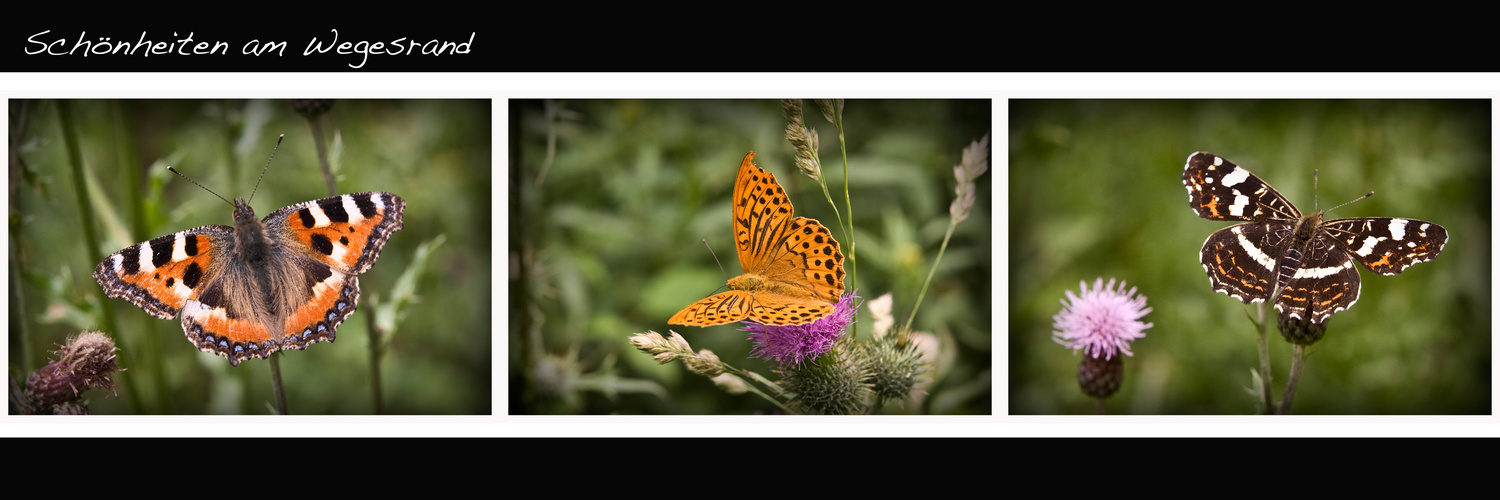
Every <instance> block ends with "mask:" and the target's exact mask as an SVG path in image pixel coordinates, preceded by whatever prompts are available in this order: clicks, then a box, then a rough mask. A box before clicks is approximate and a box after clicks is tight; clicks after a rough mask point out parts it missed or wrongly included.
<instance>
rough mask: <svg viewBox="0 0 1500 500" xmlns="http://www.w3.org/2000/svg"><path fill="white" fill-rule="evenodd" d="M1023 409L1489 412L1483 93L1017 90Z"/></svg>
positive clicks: (1015, 322)
mask: <svg viewBox="0 0 1500 500" xmlns="http://www.w3.org/2000/svg"><path fill="white" fill-rule="evenodd" d="M1009 120H1010V122H1009V124H1010V127H1009V130H1010V137H1009V141H1008V145H1009V148H1008V149H1009V152H1008V154H1009V167H1008V169H1007V172H1006V175H1007V176H1008V181H1009V188H1008V200H1007V203H1008V216H1007V221H1008V231H1009V237H1008V241H1009V246H1008V249H1009V253H1008V256H1007V258H1008V260H1009V262H1008V270H1009V275H1008V286H1009V289H1008V290H1009V294H1008V296H1009V311H1008V314H1009V325H1008V342H1009V356H1008V360H1007V361H1008V373H1009V381H1008V386H1009V398H1008V399H1009V401H1008V405H1009V413H1010V414H1013V415H1092V414H1122V415H1251V414H1302V415H1488V414H1490V413H1491V412H1492V409H1491V385H1492V382H1491V374H1490V370H1491V342H1492V339H1491V313H1490V309H1491V301H1490V300H1491V299H1490V274H1491V259H1492V255H1491V251H1490V241H1491V230H1490V224H1491V220H1490V214H1491V193H1490V190H1491V178H1490V171H1491V164H1492V155H1491V101H1490V100H1487V99H1437V100H1414V99H1397V100H1354V99H1330V100H1310V99H1270V100H1257V99H1235V100H1142V99H1131V100H1044V99H1035V100H1027V99H1012V100H1010V101H1009Z"/></svg>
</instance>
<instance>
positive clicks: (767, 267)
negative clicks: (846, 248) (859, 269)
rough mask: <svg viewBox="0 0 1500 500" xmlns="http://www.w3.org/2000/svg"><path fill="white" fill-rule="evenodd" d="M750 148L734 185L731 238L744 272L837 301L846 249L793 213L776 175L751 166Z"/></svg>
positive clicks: (825, 230)
mask: <svg viewBox="0 0 1500 500" xmlns="http://www.w3.org/2000/svg"><path fill="white" fill-rule="evenodd" d="M752 158H755V152H754V151H751V152H750V153H749V154H746V155H745V159H744V160H741V161H740V171H739V175H738V177H736V179H735V185H734V200H735V201H734V210H733V215H734V237H735V248H736V249H738V250H739V254H740V266H741V267H743V268H744V270H745V272H746V273H755V274H759V275H761V276H764V277H765V278H767V279H770V280H773V281H777V282H779V283H782V284H785V285H788V286H790V287H792V288H795V289H796V290H795V291H794V295H796V296H803V295H804V294H805V296H808V297H815V298H818V299H820V300H826V301H830V302H837V301H838V300H839V296H841V295H843V293H844V254H843V252H841V251H840V250H839V243H838V241H835V240H834V239H833V235H832V233H829V231H828V228H826V227H823V225H822V224H819V223H818V221H816V220H813V219H809V218H806V217H795V218H794V217H792V213H793V212H792V203H791V201H790V200H788V199H787V196H786V191H785V190H783V189H782V188H781V184H780V183H778V182H776V176H775V175H773V174H772V173H770V172H767V171H766V170H765V169H762V168H760V167H757V166H755V164H754V163H752V162H751V161H750V160H751V159H752Z"/></svg>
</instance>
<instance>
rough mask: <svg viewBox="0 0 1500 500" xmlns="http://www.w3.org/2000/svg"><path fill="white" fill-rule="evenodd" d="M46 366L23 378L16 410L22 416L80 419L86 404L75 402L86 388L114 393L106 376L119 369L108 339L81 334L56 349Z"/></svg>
mask: <svg viewBox="0 0 1500 500" xmlns="http://www.w3.org/2000/svg"><path fill="white" fill-rule="evenodd" d="M60 347H62V348H61V349H58V350H57V351H56V352H55V353H54V354H55V355H56V357H55V358H54V359H53V360H52V361H51V362H50V363H47V366H44V367H42V368H41V369H39V370H37V371H34V372H32V373H31V374H30V375H28V376H27V377H26V390H25V391H24V392H23V393H22V394H20V395H19V398H18V406H20V407H21V410H22V413H25V414H33V415H34V414H54V415H83V414H87V413H88V404H87V403H85V402H83V401H81V400H80V399H79V398H80V397H81V396H82V392H83V391H84V390H85V389H88V388H99V389H105V390H108V391H110V392H111V393H113V392H114V389H115V386H114V381H112V380H111V379H110V375H111V374H113V373H114V372H116V371H121V370H122V369H121V368H120V367H119V366H118V365H117V364H116V363H115V361H116V356H115V351H116V350H118V348H117V347H115V343H114V341H113V340H110V338H109V336H108V335H105V334H103V333H100V332H83V333H82V334H79V335H77V336H74V337H70V338H68V340H67V343H66V344H65V345H62V346H60Z"/></svg>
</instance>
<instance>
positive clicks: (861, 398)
mask: <svg viewBox="0 0 1500 500" xmlns="http://www.w3.org/2000/svg"><path fill="white" fill-rule="evenodd" d="M839 344H840V345H839V347H837V348H835V349H833V350H831V351H828V352H827V353H826V355H824V356H822V357H820V358H818V360H817V361H814V362H810V363H803V364H801V365H798V366H785V367H782V368H781V373H782V379H781V381H780V382H778V383H779V384H781V387H782V389H783V390H785V391H786V394H787V395H788V396H789V397H790V398H791V401H790V403H791V407H792V408H793V409H794V410H796V411H797V412H798V413H802V414H809V415H858V414H863V413H864V412H865V410H866V409H867V408H869V406H870V396H871V395H872V392H871V391H870V386H868V385H866V384H865V380H867V379H868V378H870V371H869V364H868V363H867V362H866V361H865V360H864V356H863V355H862V353H861V352H860V349H859V348H858V347H857V346H854V345H852V343H850V342H840V343H839Z"/></svg>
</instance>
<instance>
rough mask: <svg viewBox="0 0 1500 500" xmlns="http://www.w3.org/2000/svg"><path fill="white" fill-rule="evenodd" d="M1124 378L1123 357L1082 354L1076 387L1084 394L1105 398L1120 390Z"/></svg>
mask: <svg viewBox="0 0 1500 500" xmlns="http://www.w3.org/2000/svg"><path fill="white" fill-rule="evenodd" d="M1124 380H1125V357H1124V356H1115V357H1112V358H1108V359H1105V358H1096V357H1093V356H1088V355H1084V356H1083V361H1081V362H1079V363H1078V387H1079V388H1081V389H1083V392H1084V394H1088V395H1090V396H1093V397H1096V398H1107V397H1109V396H1110V395H1111V394H1114V393H1115V391H1117V390H1120V383H1121V382H1123V381H1124Z"/></svg>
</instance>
